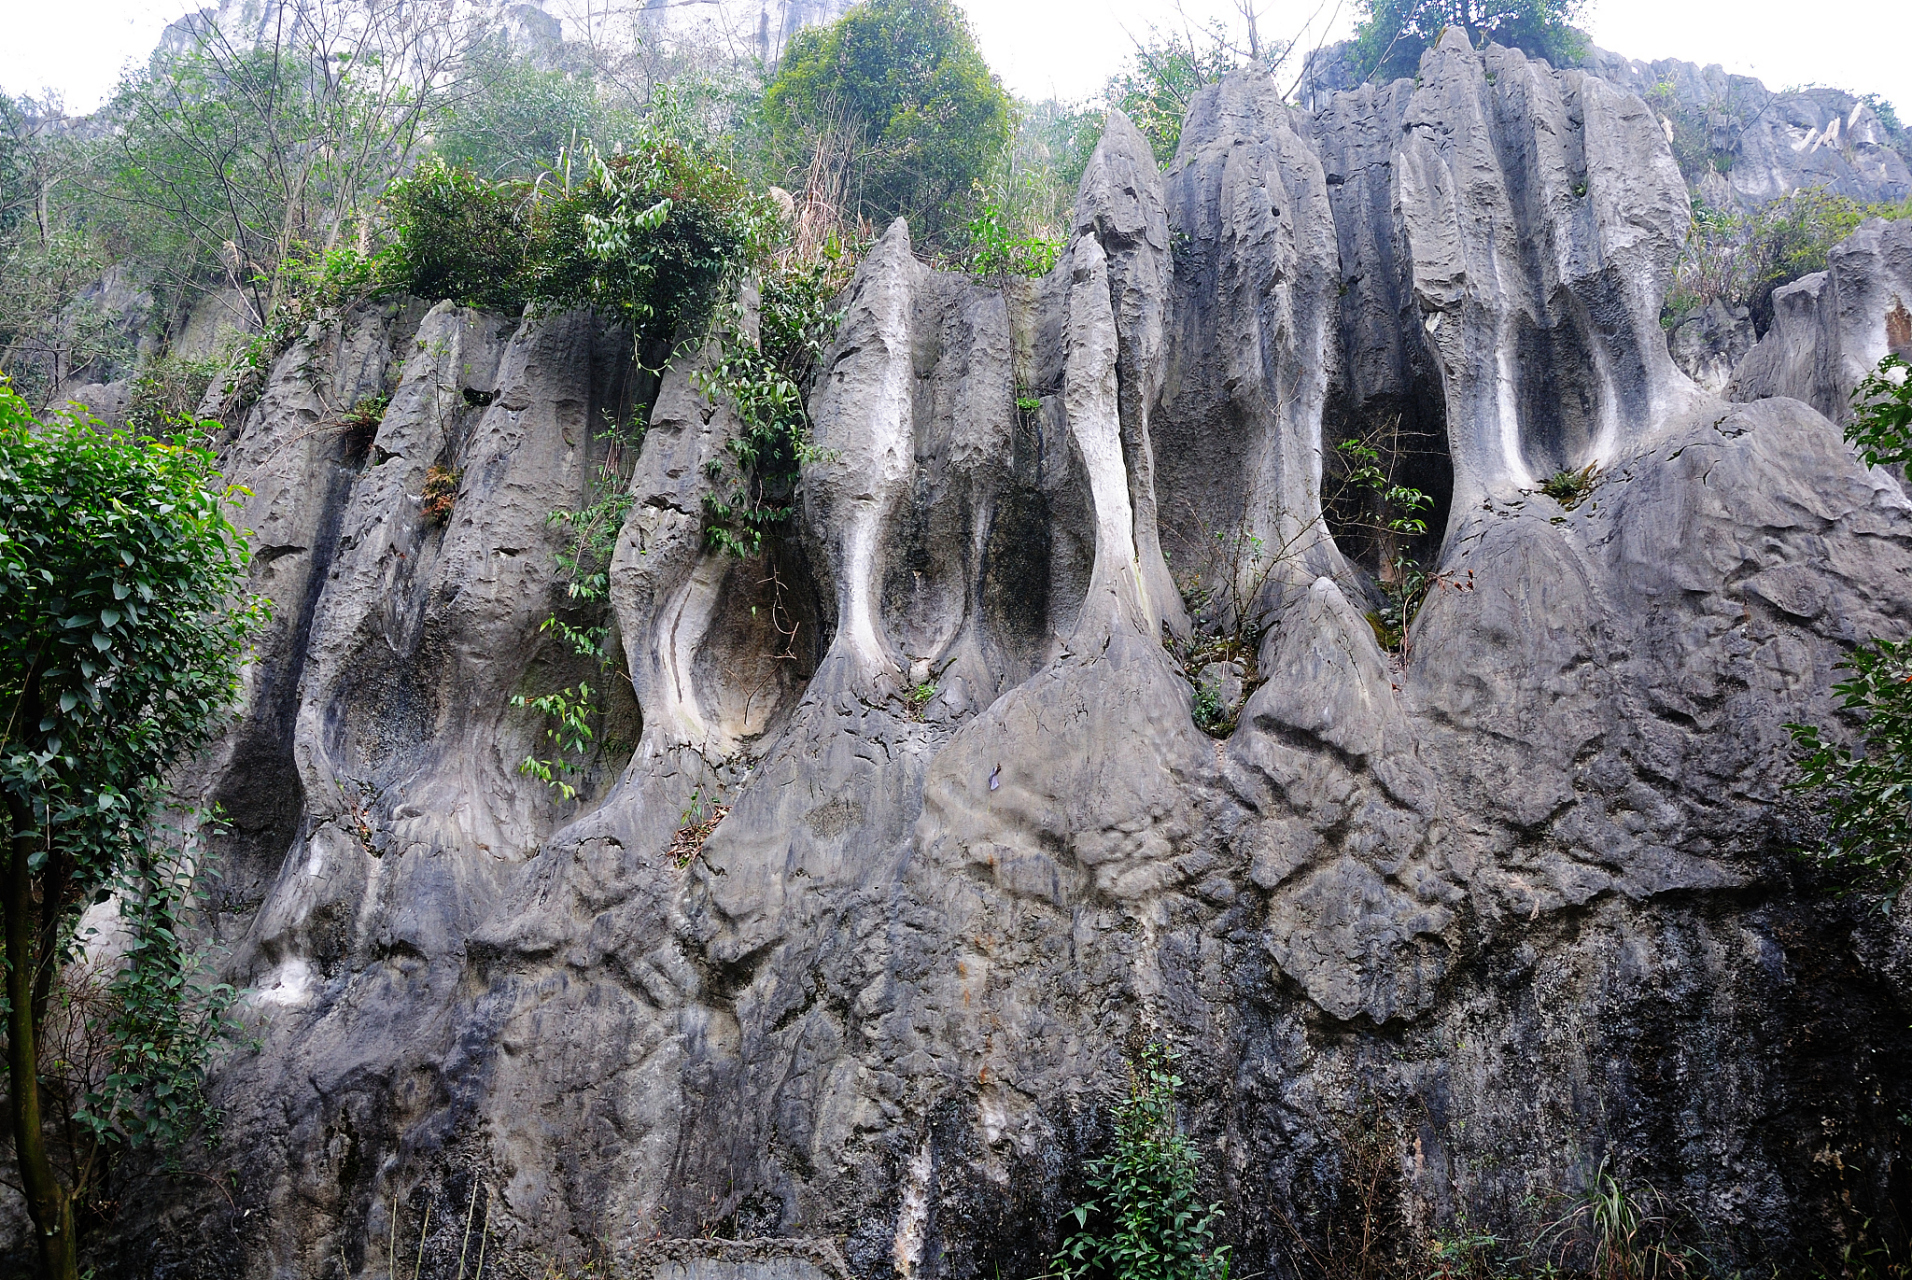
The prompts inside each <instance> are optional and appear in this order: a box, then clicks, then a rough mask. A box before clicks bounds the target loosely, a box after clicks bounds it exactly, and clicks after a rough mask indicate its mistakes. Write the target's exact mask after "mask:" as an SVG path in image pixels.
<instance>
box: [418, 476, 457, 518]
mask: <svg viewBox="0 0 1912 1280" xmlns="http://www.w3.org/2000/svg"><path fill="white" fill-rule="evenodd" d="M464 475H465V473H464V472H463V471H459V470H455V469H453V468H451V467H441V466H437V465H435V464H434V465H432V466H429V467H426V468H425V489H424V492H423V493H422V494H421V495H420V497H422V498H423V499H424V505H423V506H421V507H420V508H419V514H421V515H422V516H424V518H425V523H426V524H428V525H434V526H443V525H445V524H447V523H449V522H450V520H451V510H452V507H453V505H454V504H455V503H456V502H457V501H458V483H459V481H460V480H462V479H463V478H464Z"/></svg>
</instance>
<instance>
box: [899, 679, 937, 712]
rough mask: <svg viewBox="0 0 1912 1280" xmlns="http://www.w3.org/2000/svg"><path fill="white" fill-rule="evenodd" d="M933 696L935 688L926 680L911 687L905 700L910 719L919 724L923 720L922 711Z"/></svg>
mask: <svg viewBox="0 0 1912 1280" xmlns="http://www.w3.org/2000/svg"><path fill="white" fill-rule="evenodd" d="M935 696H936V686H935V684H933V683H932V682H930V681H927V680H926V681H924V682H923V683H922V684H914V685H911V686H910V690H909V693H908V694H907V695H906V700H907V701H908V703H909V709H910V719H912V720H915V721H918V722H920V721H921V720H922V719H923V709H924V708H925V707H927V706H929V704H930V700H931V699H933V698H934V697H935Z"/></svg>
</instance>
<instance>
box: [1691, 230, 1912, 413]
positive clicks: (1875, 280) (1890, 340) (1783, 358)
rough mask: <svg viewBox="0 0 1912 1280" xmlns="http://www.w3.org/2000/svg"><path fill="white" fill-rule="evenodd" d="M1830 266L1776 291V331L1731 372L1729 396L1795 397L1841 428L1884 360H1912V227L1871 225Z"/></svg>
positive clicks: (1829, 258)
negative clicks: (1858, 391)
mask: <svg viewBox="0 0 1912 1280" xmlns="http://www.w3.org/2000/svg"><path fill="white" fill-rule="evenodd" d="M1826 262H1827V266H1826V270H1824V271H1818V272H1814V273H1813V274H1812V275H1809V276H1806V277H1805V278H1804V279H1801V280H1795V281H1794V282H1793V283H1791V284H1789V285H1787V286H1785V287H1784V288H1781V289H1776V290H1774V291H1773V323H1772V327H1771V328H1770V329H1768V330H1767V331H1766V336H1765V337H1764V338H1761V339H1760V340H1759V345H1758V346H1756V347H1754V348H1753V349H1752V351H1751V352H1750V353H1749V354H1748V355H1747V356H1746V358H1745V359H1744V360H1742V361H1741V362H1740V363H1739V365H1738V366H1737V367H1735V369H1734V370H1733V378H1732V384H1731V385H1730V386H1729V387H1728V388H1727V391H1726V394H1727V395H1728V396H1730V397H1732V398H1733V399H1735V400H1757V399H1761V398H1764V397H1767V396H1790V397H1792V398H1793V399H1795V400H1803V401H1805V402H1806V403H1807V404H1809V405H1811V406H1812V407H1813V408H1815V409H1817V410H1819V412H1821V413H1823V414H1825V415H1826V416H1827V417H1829V418H1831V419H1833V420H1834V421H1835V422H1844V421H1846V420H1848V419H1850V418H1851V416H1852V392H1853V389H1854V388H1855V387H1857V386H1858V385H1859V383H1860V382H1861V381H1863V380H1864V378H1865V376H1866V375H1867V374H1869V373H1871V372H1872V371H1873V370H1874V369H1876V368H1877V367H1878V364H1879V361H1880V360H1882V359H1884V358H1885V357H1886V356H1887V355H1888V354H1890V355H1898V356H1903V357H1906V358H1908V359H1912V222H1906V221H1903V220H1901V221H1898V222H1887V221H1885V220H1883V219H1880V218H1874V219H1872V220H1871V221H1870V222H1867V223H1865V224H1863V225H1862V226H1861V227H1860V228H1859V229H1858V230H1857V231H1855V232H1853V233H1852V234H1851V235H1850V236H1848V237H1847V238H1846V239H1845V240H1843V241H1841V242H1840V243H1839V244H1837V245H1835V246H1833V248H1832V251H1831V252H1830V253H1828V254H1827V255H1826Z"/></svg>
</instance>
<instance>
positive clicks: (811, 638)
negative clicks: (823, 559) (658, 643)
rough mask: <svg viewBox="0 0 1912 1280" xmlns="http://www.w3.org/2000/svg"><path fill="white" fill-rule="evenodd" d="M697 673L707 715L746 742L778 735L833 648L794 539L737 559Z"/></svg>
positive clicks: (769, 542)
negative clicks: (829, 650) (821, 662)
mask: <svg viewBox="0 0 1912 1280" xmlns="http://www.w3.org/2000/svg"><path fill="white" fill-rule="evenodd" d="M717 601H718V603H717V608H716V611H715V613H714V614H713V615H712V616H711V619H710V627H709V629H708V630H707V631H706V632H705V634H704V641H703V644H702V645H701V646H700V647H699V649H698V651H697V657H696V660H695V662H694V664H693V667H692V679H693V680H694V681H695V682H696V686H697V697H698V702H699V704H700V705H701V706H702V707H703V709H704V712H705V713H706V714H707V715H709V716H711V717H712V718H713V719H714V721H715V722H716V723H717V724H718V725H720V726H721V727H722V728H723V730H724V732H725V733H726V734H728V735H729V736H731V737H733V738H736V739H738V740H739V741H742V742H749V741H751V740H753V739H758V738H761V737H763V735H765V734H766V733H769V732H770V731H772V730H773V729H775V728H777V727H778V726H779V725H780V724H781V723H782V721H783V719H784V718H785V716H787V715H788V713H789V712H790V710H791V709H793V708H794V707H795V706H796V705H797V702H798V700H799V699H800V698H801V697H802V696H803V690H804V688H805V686H806V685H808V684H809V682H810V677H811V676H812V675H814V674H815V673H816V669H817V662H818V660H819V659H820V658H821V657H822V655H823V652H824V650H825V649H827V648H828V647H829V642H830V634H829V633H830V630H831V629H832V628H830V627H829V625H828V623H827V620H826V616H825V611H824V609H823V608H822V601H821V600H820V598H819V596H818V593H817V586H816V576H815V574H813V573H812V572H811V570H810V563H809V559H808V556H807V555H806V553H805V550H804V547H803V544H802V541H801V540H800V539H799V538H798V537H796V536H795V535H794V534H786V535H784V536H781V537H772V538H766V539H764V543H763V550H762V551H761V552H760V553H759V554H757V555H754V556H750V557H748V558H746V559H735V558H733V559H731V561H730V565H729V568H728V569H727V570H726V571H725V574H724V580H723V585H722V586H721V587H720V588H719V589H718V593H717Z"/></svg>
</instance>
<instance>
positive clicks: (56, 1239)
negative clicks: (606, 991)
mask: <svg viewBox="0 0 1912 1280" xmlns="http://www.w3.org/2000/svg"><path fill="white" fill-rule="evenodd" d="M226 496H227V495H226V493H225V492H224V490H223V487H222V485H221V483H220V481H219V477H218V474H217V472H216V471H215V470H214V459H213V456H212V454H211V453H209V452H207V451H205V450H203V449H200V448H197V447H195V446H194V445H193V444H192V443H190V441H189V440H188V439H187V438H185V437H183V436H182V437H181V438H179V439H176V440H173V441H162V440H152V439H137V438H135V437H133V436H132V435H130V434H127V433H124V432H107V431H105V430H103V429H100V428H99V426H98V424H97V423H92V422H89V421H85V420H83V419H80V418H78V417H61V418H55V419H53V420H52V421H49V422H46V423H44V424H42V423H39V422H36V421H35V420H34V419H33V417H32V416H31V415H30V414H29V412H28V409H27V406H26V404H25V402H24V401H22V400H21V399H20V398H19V396H17V395H16V394H14V392H13V391H12V389H11V388H10V387H9V386H7V385H6V383H5V382H4V381H0V519H3V520H4V523H3V524H0V699H4V705H5V720H4V729H3V730H0V798H4V801H5V826H6V831H5V836H6V844H5V852H4V857H5V867H4V873H3V874H0V913H3V914H4V920H5V928H4V954H5V959H6V1019H7V1024H6V1025H7V1075H8V1083H9V1089H10V1094H11V1102H12V1120H13V1141H14V1155H15V1162H16V1165H17V1167H18V1171H19V1183H20V1186H21V1187H22V1188H23V1190H24V1191H25V1195H26V1201H27V1208H28V1211H29V1213H30V1214H31V1215H32V1218H33V1222H34V1225H35V1227H36V1228H37V1229H38V1236H39V1240H40V1252H41V1256H42V1258H43V1260H44V1262H45V1265H46V1269H47V1271H48V1272H49V1273H50V1275H51V1276H53V1277H54V1278H55V1280H71V1278H72V1277H74V1276H75V1275H76V1274H77V1254H76V1244H77V1241H76V1239H75V1234H74V1233H75V1219H76V1212H75V1211H76V1208H77V1207H78V1206H79V1205H80V1204H82V1203H83V1202H84V1200H85V1197H86V1195H87V1191H88V1188H89V1186H90V1184H91V1182H92V1180H93V1179H94V1177H95V1176H96V1175H97V1173H98V1170H99V1166H100V1162H99V1159H98V1157H99V1155H100V1153H101V1151H102V1150H103V1149H105V1148H106V1147H109V1146H111V1145H113V1144H117V1143H125V1144H128V1145H139V1144H143V1143H168V1142H174V1141H177V1140H178V1139H180V1138H181V1137H183V1136H184V1134H185V1133H186V1132H187V1131H188V1130H189V1129H190V1127H191V1126H192V1125H193V1123H194V1122H195V1119H196V1118H197V1117H198V1116H199V1115H201V1114H202V1113H203V1109H204V1108H203V1096H202V1095H200V1093H199V1091H198V1085H199V1072H200V1067H201V1065H202V1063H203V1053H204V1051H205V1049H206V1048H207V1045H208V1041H209V1039H210V1031H209V1028H208V1027H207V1026H206V1025H205V1023H204V1021H203V1020H200V1021H197V1022H196V1021H195V1019H194V1017H193V1014H194V1009H195V999H196V997H195V993H194V992H193V991H192V990H191V988H192V981H191V978H192V974H191V968H192V958H191V957H190V956H189V955H188V954H187V953H186V952H185V950H184V948H183V947H182V946H181V945H180V942H179V930H178V923H179V921H178V916H179V913H180V911H181V910H182V909H183V907H184V904H185V898H186V888H185V886H186V883H187V881H188V880H189V878H190V877H189V875H188V874H187V872H186V870H185V868H184V867H183V866H182V863H181V860H180V858H179V857H178V856H176V855H175V854H173V853H169V852H168V850H167V847H166V846H167V834H166V830H165V825H164V817H165V813H166V810H167V802H168V788H167V783H166V776H167V773H168V770H169V769H170V768H171V767H172V766H173V765H174V764H175V763H176V762H178V761H179V760H180V759H181V758H182V757H184V756H185V755H186V754H187V753H189V752H191V751H193V750H194V749H196V748H197V747H199V746H200V745H202V744H203V743H205V742H206V741H207V740H208V739H209V738H210V737H211V736H212V735H213V734H214V733H215V732H216V731H217V730H218V729H219V727H220V726H221V724H222V722H223V720H224V718H225V716H226V714H227V712H228V709H229V708H230V707H231V705H232V703H233V701H234V698H235V696H236V694H237V691H238V681H239V668H240V663H241V660H242V654H243V650H244V647H245V644H246V641H247V638H248V637H249V636H250V635H251V634H252V633H253V632H254V630H255V629H256V628H257V627H258V626H259V624H260V623H261V622H262V621H263V619H264V606H263V605H262V604H261V603H258V602H253V603H238V604H235V603H234V600H235V592H236V591H237V589H238V588H239V586H240V584H241V580H242V575H243V573H244V569H245V565H246V561H247V553H246V549H245V545H244V543H243V541H242V540H241V539H240V538H239V536H238V534H237V533H236V531H235V530H234V529H233V527H232V525H231V524H230V523H229V522H228V521H227V519H226V517H225V514H224V513H223V511H222V504H223V502H224V500H225V498H226ZM114 895H117V896H118V897H119V899H120V902H121V913H122V916H123V918H124V919H125V921H126V923H127V924H128V926H129V928H130V932H131V934H132V938H133V941H132V945H131V946H130V947H128V949H127V950H126V952H125V953H124V956H123V958H122V959H121V961H120V962H119V963H120V969H119V972H118V973H117V974H116V975H115V977H114V978H113V980H112V982H111V984H110V985H111V992H110V994H111V996H112V1000H111V1001H110V1005H111V1007H110V1008H109V1009H107V1010H106V1011H105V1012H104V1013H103V1014H102V1016H101V1017H99V1018H98V1019H96V1020H95V1024H94V1027H93V1032H94V1033H95V1034H96V1035H100V1036H104V1037H106V1038H108V1039H109V1040H110V1045H109V1052H108V1058H109V1063H108V1068H107V1072H106V1075H105V1077H104V1078H103V1079H101V1080H99V1081H98V1082H97V1087H95V1088H93V1089H91V1090H89V1091H88V1093H87V1094H86V1096H84V1097H81V1098H78V1099H69V1101H72V1102H76V1103H77V1104H78V1106H77V1107H76V1108H75V1110H74V1111H73V1112H72V1113H71V1114H68V1115H55V1114H52V1113H51V1111H50V1109H49V1108H48V1106H47V1105H46V1104H47V1103H48V1101H49V1100H50V1099H49V1093H50V1092H51V1094H52V1095H53V1100H57V1099H58V1097H59V1096H60V1091H59V1090H57V1089H54V1090H51V1091H50V1090H49V1089H48V1088H47V1087H46V1086H47V1083H48V1077H49V1076H50V1075H52V1074H54V1073H55V1072H56V1070H57V1069H58V1067H59V1065H60V1064H57V1063H53V1062H50V1061H49V1057H50V1056H51V1055H49V1054H47V1053H44V1052H43V1051H42V1045H43V1041H42V1035H43V1032H44V1031H45V1030H46V1028H47V1025H48V1017H49V1013H50V1012H53V1011H54V1010H55V1006H56V1003H57V1001H56V996H57V994H58V989H59V984H60V981H61V976H62V972H63V970H64V969H66V967H67V965H68V963H69V962H70V961H72V960H74V959H75V958H76V950H77V942H78V940H77V939H76V938H75V936H74V933H75V925H76V923H77V921H78V919H79V916H80V913H81V912H82V911H83V910H84V909H85V907H86V906H87V905H88V904H90V903H93V902H96V901H104V900H106V899H107V898H108V897H110V896H114ZM200 1007H201V1008H203V1005H201V1006H200ZM215 1030H216V1029H215ZM74 1129H78V1130H79V1131H80V1132H81V1133H82V1134H84V1135H85V1136H86V1137H87V1138H88V1139H90V1140H88V1141H83V1142H80V1143H77V1144H75V1143H68V1144H67V1158H66V1159H64V1160H61V1159H59V1158H58V1153H57V1152H56V1151H55V1150H54V1149H53V1145H52V1144H50V1143H49V1141H48V1133H49V1130H51V1131H53V1132H54V1133H55V1134H56V1135H57V1134H58V1133H59V1132H61V1131H63V1130H64V1131H68V1132H71V1131H72V1130H74ZM62 1166H63V1167H62Z"/></svg>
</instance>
